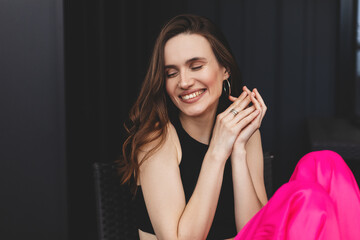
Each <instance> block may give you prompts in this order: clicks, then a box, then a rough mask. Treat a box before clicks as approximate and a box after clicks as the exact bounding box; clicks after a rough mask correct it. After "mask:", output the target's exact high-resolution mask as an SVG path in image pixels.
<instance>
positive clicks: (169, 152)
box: [139, 122, 181, 168]
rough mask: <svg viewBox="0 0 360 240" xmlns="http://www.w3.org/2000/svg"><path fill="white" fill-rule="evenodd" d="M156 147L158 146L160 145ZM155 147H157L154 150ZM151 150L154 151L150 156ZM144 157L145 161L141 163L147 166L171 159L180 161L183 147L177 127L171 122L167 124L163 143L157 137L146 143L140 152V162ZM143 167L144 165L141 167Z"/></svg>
mask: <svg viewBox="0 0 360 240" xmlns="http://www.w3.org/2000/svg"><path fill="white" fill-rule="evenodd" d="M159 145H160V147H158V148H156V147H157V146H159ZM153 149H156V150H155V151H153ZM150 151H153V152H152V153H151V154H150V156H149V157H147V156H146V154H148V153H149V152H150ZM144 158H146V161H144V162H143V163H142V164H141V165H144V166H146V165H147V164H149V163H151V162H159V161H167V162H169V161H171V160H176V161H177V163H179V162H180V159H181V147H180V141H179V137H178V135H177V132H176V129H175V127H174V126H173V125H172V124H171V123H170V122H169V123H168V124H167V125H166V131H165V136H164V141H163V142H162V143H161V138H157V139H155V140H153V141H151V142H149V143H147V144H146V145H144V146H143V147H142V148H141V150H140V153H139V162H141V161H142V160H143V159H144ZM141 168H143V167H141Z"/></svg>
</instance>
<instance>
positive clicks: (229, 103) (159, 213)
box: [120, 15, 300, 240]
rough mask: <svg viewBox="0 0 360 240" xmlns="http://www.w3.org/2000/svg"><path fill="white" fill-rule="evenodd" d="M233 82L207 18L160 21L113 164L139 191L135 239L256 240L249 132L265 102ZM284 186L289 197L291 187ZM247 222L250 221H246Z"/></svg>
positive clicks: (262, 199)
mask: <svg viewBox="0 0 360 240" xmlns="http://www.w3.org/2000/svg"><path fill="white" fill-rule="evenodd" d="M239 83H240V79H239V70H238V67H237V65H236V62H235V59H234V57H233V55H232V53H231V51H230V48H229V47H228V44H227V43H226V40H225V38H224V37H223V35H222V33H221V32H220V31H219V29H217V28H216V26H215V25H214V24H213V23H211V22H210V21H209V20H208V19H206V18H203V17H199V16H194V15H180V16H177V17H175V18H173V19H171V20H170V21H169V22H168V23H167V24H166V25H165V26H164V27H163V29H162V31H161V33H160V35H159V37H158V39H157V41H156V43H155V47H154V52H153V55H152V58H151V62H150V66H149V69H148V72H147V75H146V77H145V81H144V83H143V86H142V88H141V92H140V95H139V97H138V99H137V101H136V103H135V105H134V107H133V108H132V110H131V113H130V119H131V123H130V125H129V127H128V132H129V137H128V138H127V140H126V142H125V143H124V146H123V156H124V161H123V165H122V167H121V168H120V172H121V174H122V176H123V179H122V180H123V183H126V182H128V183H130V185H131V186H132V187H133V190H134V191H135V189H136V188H137V189H138V191H137V193H136V201H137V202H138V221H139V237H140V239H141V240H147V239H232V238H234V237H235V236H236V235H237V233H239V232H240V233H239V234H238V236H237V238H239V237H241V238H239V239H255V238H252V235H250V232H254V226H255V225H256V224H258V225H261V222H262V221H263V219H269V218H270V217H269V215H268V214H267V213H264V211H260V209H261V208H262V207H263V206H264V205H265V204H266V203H267V197H266V192H265V187H264V181H263V156H262V146H261V137H260V132H259V130H258V129H259V127H260V125H261V121H262V119H263V117H264V115H265V113H266V105H265V103H264V101H263V99H262V98H261V95H260V94H259V92H258V91H257V90H256V89H254V90H252V91H250V90H249V89H248V88H246V87H243V88H242V92H241V94H238V92H237V89H238V88H237V86H238V85H239ZM231 91H233V93H232V95H230V94H231ZM291 189H292V190H293V189H295V190H294V191H293V194H295V195H296V194H297V192H296V191H297V190H298V189H300V187H297V186H293V187H291ZM286 192H291V191H286ZM278 195H281V194H278ZM296 196H298V194H297V195H296ZM286 198H287V197H284V196H281V197H280V200H279V201H276V203H279V202H281V200H285V199H286ZM272 200H273V199H272ZM272 205H275V206H276V204H272ZM282 205H284V204H282ZM266 206H268V205H266ZM259 211H260V212H259ZM268 212H269V211H268ZM279 212H281V211H279ZM257 213H258V214H257ZM255 214H256V216H255V217H254V215H255ZM258 216H260V217H258ZM281 216H282V217H284V216H287V215H286V213H283V214H282V215H281ZM250 219H251V222H257V223H256V224H255V223H254V224H250V227H248V226H249V224H247V223H248V222H249V220H250ZM278 219H281V217H279V218H278ZM246 224H247V225H246ZM245 225H246V228H244V226H245ZM251 226H252V227H251ZM266 226H269V225H266V224H263V225H262V227H263V232H268V231H267V227H266ZM276 227H277V228H276V229H278V227H281V226H278V225H277V226H276ZM244 229H245V230H244ZM255 232H256V231H255ZM273 232H274V231H273ZM248 233H249V234H248ZM241 234H242V236H241ZM261 236H265V235H264V234H262V235H261ZM266 237H268V236H266ZM263 239H269V238H263ZM279 239H280V238H279Z"/></svg>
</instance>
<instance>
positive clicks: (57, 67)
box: [0, 0, 356, 239]
mask: <svg viewBox="0 0 360 240" xmlns="http://www.w3.org/2000/svg"><path fill="white" fill-rule="evenodd" d="M353 6H355V3H354V2H353V0H341V1H340V0H291V1H284V0H242V1H235V0H233V1H230V0H223V1H220V0H208V1H205V0H197V1H190V0H188V1H185V0H184V1H175V0H171V1H169V0H167V1H165V0H162V1H160V0H157V1H139V0H133V1H127V0H124V1H105V0H88V1H85V0H82V1H80V0H79V1H74V0H64V1H61V0H51V1H31V3H29V1H25V0H22V1H21V0H19V1H10V0H7V1H6V0H2V1H0V30H1V37H0V67H1V68H0V78H1V87H0V100H1V101H0V104H1V105H0V106H1V118H0V119H1V120H0V128H1V132H0V144H1V147H0V149H1V152H0V159H1V162H2V163H3V164H2V166H1V167H0V180H1V181H0V189H1V191H2V197H1V198H0V199H1V200H0V202H1V207H0V229H1V231H0V238H2V239H22V238H27V239H96V237H97V233H96V219H95V202H94V185H93V178H92V163H94V162H96V161H100V162H111V161H113V160H115V159H117V158H118V156H119V154H120V149H121V142H122V141H123V140H124V130H123V127H122V124H123V122H124V120H125V119H126V118H127V114H128V111H129V108H130V107H131V105H132V103H133V102H134V100H135V98H136V96H137V94H138V91H139V88H140V86H141V82H142V79H143V77H144V75H145V71H146V68H147V65H148V59H149V57H150V54H151V51H152V46H153V44H154V41H155V38H156V36H157V34H158V33H159V31H160V28H161V26H162V25H163V24H164V23H165V22H166V21H167V20H169V18H171V17H172V16H174V15H176V14H179V13H195V14H199V15H204V16H206V17H208V18H210V19H212V20H213V21H214V22H216V23H217V24H218V25H219V26H220V27H221V28H222V30H223V31H224V33H225V36H226V37H227V38H228V40H229V43H230V45H231V47H232V50H233V52H234V53H235V55H236V58H237V60H238V63H239V65H240V68H241V70H242V74H243V81H244V83H245V84H246V85H247V86H248V87H249V88H253V87H257V88H258V89H259V91H260V92H261V94H262V96H263V98H264V99H265V102H266V103H267V106H268V113H267V115H266V118H265V119H264V122H263V125H262V127H261V132H262V139H263V148H264V150H265V151H270V152H272V153H274V155H275V159H276V161H275V162H274V176H275V179H274V181H275V186H276V187H278V186H280V185H281V184H282V183H284V182H286V181H287V179H288V178H289V176H290V174H291V172H292V170H293V168H294V166H295V164H296V162H297V161H298V159H299V158H300V157H301V156H302V155H303V154H305V153H306V152H307V151H308V150H309V149H308V148H307V144H308V142H307V128H306V119H307V118H309V117H315V116H321V117H343V118H347V119H351V118H352V115H353V113H354V110H353V109H354V101H355V100H354V99H355V80H354V72H355V70H354V26H353V20H354V15H353V13H354V11H355V9H356V8H355V7H353ZM3 228H4V229H3Z"/></svg>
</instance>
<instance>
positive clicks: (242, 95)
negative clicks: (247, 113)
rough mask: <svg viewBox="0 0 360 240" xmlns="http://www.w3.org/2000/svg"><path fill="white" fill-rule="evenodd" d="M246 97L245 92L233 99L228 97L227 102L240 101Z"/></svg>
mask: <svg viewBox="0 0 360 240" xmlns="http://www.w3.org/2000/svg"><path fill="white" fill-rule="evenodd" d="M247 95H248V93H247V92H246V91H243V92H242V93H241V94H240V95H239V97H234V96H231V95H230V96H229V100H230V101H232V102H235V101H236V100H239V101H242V100H243V99H244V98H245V97H246V96H247Z"/></svg>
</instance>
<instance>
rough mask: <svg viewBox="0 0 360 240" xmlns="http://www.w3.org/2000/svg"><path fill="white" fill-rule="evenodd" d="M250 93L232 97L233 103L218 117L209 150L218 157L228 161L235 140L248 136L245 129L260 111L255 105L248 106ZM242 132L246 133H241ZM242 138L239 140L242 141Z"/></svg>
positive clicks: (246, 92) (244, 92)
mask: <svg viewBox="0 0 360 240" xmlns="http://www.w3.org/2000/svg"><path fill="white" fill-rule="evenodd" d="M249 93H250V94H251V92H249V91H243V93H242V94H241V95H240V96H239V97H238V98H235V97H231V99H233V103H232V104H231V105H230V106H229V107H228V108H227V109H226V110H225V111H224V112H222V113H220V114H219V115H218V116H217V117H216V122H215V126H214V130H213V134H212V138H211V141H210V146H209V150H210V151H211V152H212V153H213V154H215V156H216V157H217V159H221V160H223V161H226V159H228V158H229V156H230V154H231V153H232V151H233V147H234V143H235V141H236V140H237V139H239V136H241V137H240V139H242V138H246V136H245V135H246V134H245V132H244V130H245V129H246V127H247V126H248V125H249V124H251V123H253V122H254V121H255V119H257V116H258V115H259V113H260V111H259V110H258V109H256V108H255V107H248V105H249V104H250V102H251V101H252V98H251V96H249ZM231 99H230V100H231ZM248 131H249V130H248ZM242 132H244V133H243V134H241V133H242ZM240 139H239V140H237V141H239V142H241V141H242V140H240Z"/></svg>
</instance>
